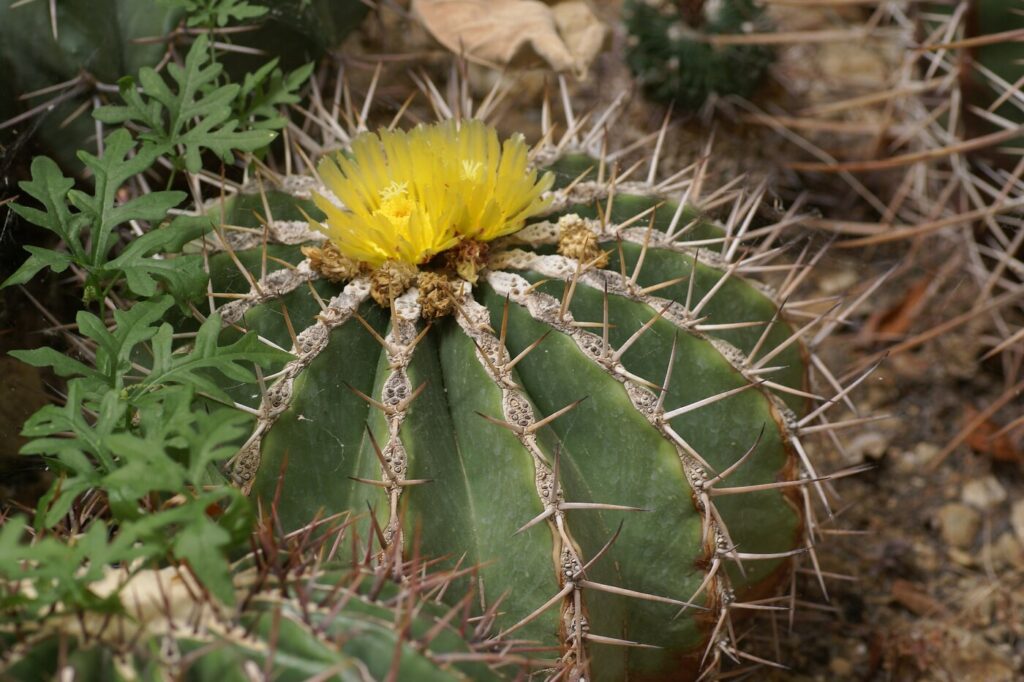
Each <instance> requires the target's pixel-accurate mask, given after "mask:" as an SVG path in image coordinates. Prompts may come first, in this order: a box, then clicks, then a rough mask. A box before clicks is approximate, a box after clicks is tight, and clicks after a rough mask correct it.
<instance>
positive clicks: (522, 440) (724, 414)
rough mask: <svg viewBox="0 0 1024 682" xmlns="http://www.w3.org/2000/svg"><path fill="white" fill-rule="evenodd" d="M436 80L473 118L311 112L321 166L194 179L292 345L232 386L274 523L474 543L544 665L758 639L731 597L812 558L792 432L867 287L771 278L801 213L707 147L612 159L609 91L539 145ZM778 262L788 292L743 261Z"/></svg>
mask: <svg viewBox="0 0 1024 682" xmlns="http://www.w3.org/2000/svg"><path fill="white" fill-rule="evenodd" d="M458 90H459V89H458V88H455V91H458ZM318 91H319V90H318ZM425 92H427V93H428V96H429V97H431V105H432V107H433V108H434V109H435V110H436V111H438V112H440V113H441V115H442V117H450V116H451V112H452V111H453V110H456V109H457V110H459V111H461V112H463V119H462V120H461V122H453V121H446V122H441V123H437V124H433V125H429V126H423V127H419V128H416V129H413V130H412V131H409V132H394V131H388V130H385V131H381V132H380V133H366V132H363V133H360V134H358V135H356V134H354V132H353V133H349V132H346V131H339V127H338V126H337V125H336V124H335V123H334V122H332V121H323V122H322V123H321V125H322V129H321V132H320V134H321V135H322V136H323V138H324V139H323V140H321V141H317V140H315V139H314V135H313V133H312V132H310V131H307V135H306V136H304V137H303V138H302V139H301V140H299V139H298V138H297V145H296V151H295V158H294V159H292V161H291V164H290V166H291V167H292V168H306V169H307V171H308V172H309V173H310V175H307V176H296V175H287V176H281V175H276V174H274V173H269V172H265V173H263V174H261V175H260V177H259V178H258V179H254V180H252V181H250V182H249V183H248V184H247V185H244V186H242V187H240V188H238V191H237V192H236V193H233V194H231V195H230V196H226V197H225V198H223V199H219V200H214V201H212V202H210V203H209V204H208V205H207V206H206V211H207V213H208V214H210V215H214V216H216V217H217V220H216V222H217V223H218V224H219V228H218V230H217V232H216V233H215V234H214V235H210V236H208V237H207V238H206V239H205V240H204V241H203V243H202V250H203V251H204V252H205V253H207V254H209V255H208V261H209V266H210V278H211V279H210V281H211V286H212V289H211V291H210V293H209V306H210V309H211V310H217V311H218V313H219V314H220V315H221V316H222V319H223V320H225V321H226V322H227V323H228V324H230V325H232V326H237V327H240V328H242V329H247V330H249V331H250V332H255V333H257V334H258V335H259V336H260V337H261V338H263V339H266V340H267V341H268V342H270V343H272V344H275V345H277V346H279V347H281V348H290V349H291V353H292V354H293V356H294V359H292V360H291V361H289V362H288V363H285V364H284V365H282V366H280V367H277V368H276V369H275V371H273V372H272V373H265V374H263V375H262V377H261V390H260V391H259V392H257V393H255V394H254V393H253V391H252V390H251V389H248V388H246V389H243V390H237V391H234V392H233V396H234V400H235V401H236V402H237V404H238V406H239V408H240V409H243V410H245V411H247V412H249V413H250V414H251V415H252V417H253V431H252V434H251V436H250V437H249V438H248V439H247V440H246V442H245V443H244V445H242V447H241V449H240V450H239V452H238V453H237V454H236V455H235V457H234V458H233V459H232V461H231V463H230V470H231V474H232V476H233V477H234V478H235V480H237V482H238V483H239V484H240V485H241V486H242V488H243V490H244V491H246V492H248V493H250V494H252V495H255V496H256V497H258V498H259V499H263V500H267V499H271V498H272V497H274V490H275V489H276V480H277V473H278V472H279V471H280V470H281V469H282V467H283V465H284V462H285V460H286V459H287V467H286V471H285V473H284V484H283V487H282V489H281V492H280V495H279V496H278V497H277V498H276V499H277V501H278V511H279V513H280V517H281V519H282V522H283V523H284V524H285V527H286V528H297V527H300V526H302V525H304V524H305V523H307V522H308V521H309V519H310V518H312V517H313V515H315V514H316V513H318V511H319V510H325V511H326V512H327V513H329V514H333V513H339V512H344V511H350V512H358V511H362V510H365V509H366V507H367V505H369V506H370V507H371V508H372V509H373V512H374V519H376V521H368V522H366V523H375V524H376V525H378V526H379V527H380V529H381V538H382V542H383V543H384V544H385V545H386V546H387V547H388V548H389V549H390V550H391V551H396V552H402V551H408V549H409V546H410V540H411V538H416V539H417V542H418V545H417V547H418V551H419V552H421V553H423V554H424V555H426V556H433V557H449V558H450V560H451V561H453V562H455V564H456V566H458V565H461V563H462V562H468V563H469V564H480V565H481V566H483V567H482V568H481V569H480V571H479V572H478V573H477V574H475V576H474V577H473V579H472V580H473V582H475V588H476V593H477V595H478V597H477V598H476V599H475V600H474V610H475V611H476V612H478V613H487V612H490V611H491V610H492V609H497V611H498V616H497V619H496V621H497V627H498V630H499V634H500V635H501V636H502V637H504V638H506V639H507V638H509V637H511V636H513V635H514V636H515V637H516V638H518V639H520V640H521V646H522V647H524V648H525V649H527V650H531V649H535V648H536V647H538V646H539V647H541V648H542V649H543V650H544V651H546V652H549V653H550V654H551V656H550V657H553V658H554V659H555V662H553V663H552V664H551V667H550V668H549V670H548V672H549V674H550V675H552V676H553V677H559V676H562V675H569V676H570V677H572V676H586V677H588V678H590V677H593V678H595V679H621V678H622V677H624V676H629V677H630V678H635V679H646V678H652V679H654V678H666V677H671V678H673V679H680V678H685V677H697V676H698V675H700V674H701V672H702V671H704V672H705V674H709V673H708V671H711V670H713V669H715V668H716V667H717V665H718V664H719V663H720V661H721V660H722V658H723V657H728V658H733V659H735V660H737V661H746V662H748V663H749V662H755V663H757V662H760V659H758V658H756V657H753V656H752V655H751V654H748V653H746V652H744V651H742V650H741V649H740V647H739V638H738V635H737V631H736V629H735V628H734V627H733V626H734V624H735V622H734V621H735V619H737V618H739V617H740V616H741V615H742V614H751V613H752V614H759V613H760V614H769V616H774V615H775V610H776V609H777V610H785V606H783V605H784V604H786V603H788V602H787V601H786V600H787V599H788V598H787V597H783V598H777V597H775V594H776V593H777V589H778V587H779V585H781V584H785V583H786V582H787V580H788V576H789V575H790V573H789V569H790V562H791V560H792V559H793V558H795V557H811V558H812V561H813V557H814V548H813V543H814V540H815V538H816V537H817V533H818V523H817V520H816V514H817V512H816V511H815V509H814V508H815V506H816V505H818V504H823V505H825V508H826V509H827V508H828V499H829V497H830V494H831V493H830V489H829V485H828V480H827V478H829V477H823V476H821V475H819V474H818V473H817V472H816V471H815V470H814V468H813V466H812V464H811V462H810V460H809V458H808V456H807V454H806V451H805V448H804V444H803V440H802V439H804V438H806V437H808V436H809V434H813V433H818V432H829V433H831V431H832V429H833V426H832V425H830V424H828V423H827V422H825V421H824V413H825V412H826V410H827V409H829V408H830V407H832V406H834V405H837V404H838V403H840V402H843V401H844V399H845V398H846V396H847V393H848V392H849V391H850V390H851V389H852V387H853V385H856V383H858V382H859V381H860V379H861V378H862V377H860V378H858V380H857V381H855V382H854V383H853V384H851V385H848V386H846V387H842V386H840V385H839V383H838V382H837V381H836V380H835V379H834V377H832V375H831V374H830V373H828V371H827V369H825V367H824V365H823V364H822V363H821V362H820V361H819V360H818V359H817V358H816V356H815V355H814V353H813V350H814V347H815V345H816V343H819V342H820V341H821V340H822V339H823V338H825V337H827V336H828V334H829V333H830V331H831V330H832V329H834V328H835V326H837V325H839V324H842V321H843V320H844V319H846V317H847V316H848V315H849V314H850V312H851V311H852V310H853V308H854V307H856V305H857V304H858V303H859V302H860V301H854V302H852V303H851V305H850V306H849V307H847V308H845V309H844V310H841V311H838V312H837V311H835V310H833V311H830V312H831V314H829V311H826V313H823V314H820V315H819V314H815V313H813V312H810V311H809V309H808V308H807V307H806V306H808V305H812V306H813V304H805V303H797V302H794V301H790V302H788V303H787V304H786V305H785V306H784V305H783V303H782V302H783V301H785V300H787V298H789V297H790V296H791V295H792V293H793V292H794V291H795V290H796V288H797V287H798V286H799V284H800V282H801V281H802V280H803V278H804V277H806V275H807V273H808V271H809V268H808V267H807V264H806V263H800V264H797V265H782V264H773V263H771V261H772V259H774V258H776V257H778V256H779V254H780V253H781V252H782V249H780V248H778V247H777V246H775V242H777V241H778V239H779V238H780V234H781V232H782V231H783V230H784V228H785V227H786V226H787V225H791V224H792V223H793V222H794V221H795V219H796V218H795V216H793V215H787V216H786V217H785V218H784V219H783V220H782V221H781V222H779V223H776V224H771V225H759V226H757V227H755V222H754V221H755V217H756V215H757V209H758V204H759V201H760V196H759V195H757V194H755V195H753V196H750V195H747V194H743V193H739V192H735V191H729V190H728V189H726V190H723V191H718V192H708V191H707V188H706V187H705V186H704V176H703V173H702V171H701V170H700V167H701V164H696V165H695V166H693V167H690V168H688V169H685V170H683V171H682V172H680V173H678V174H676V175H674V176H672V177H669V178H667V179H666V180H663V181H660V182H658V181H656V179H655V178H656V175H655V173H656V168H657V164H658V158H657V152H655V153H654V155H653V157H649V158H643V159H642V160H641V162H640V163H638V164H636V165H634V166H633V167H632V168H630V169H629V170H627V171H625V172H622V173H617V172H615V171H614V169H613V167H612V165H611V164H610V163H609V160H608V157H607V156H601V155H594V154H593V152H594V151H595V149H600V148H602V147H605V148H607V143H608V140H602V138H601V134H602V132H603V131H605V130H607V129H608V126H609V125H610V124H611V122H612V121H613V120H614V116H615V115H616V113H617V112H616V111H615V110H611V111H608V112H605V113H604V114H603V115H601V116H596V117H595V118H596V120H595V122H594V127H593V128H591V129H589V130H588V131H585V130H584V123H583V122H581V121H579V120H577V119H576V117H575V116H574V115H573V113H572V112H571V111H568V112H567V125H568V132H567V133H566V135H565V136H563V138H562V139H561V141H560V142H559V143H557V144H555V143H551V142H549V143H546V144H544V145H542V146H540V147H537V148H535V149H533V150H532V151H531V152H529V154H528V153H527V148H526V147H525V145H524V143H523V142H522V141H521V140H519V139H517V138H511V139H508V140H506V141H505V142H504V143H500V142H499V137H498V135H497V133H496V132H495V131H494V130H493V129H490V128H489V127H487V126H485V125H484V124H483V123H481V122H480V119H486V118H487V115H488V114H489V113H490V112H491V109H490V105H491V104H492V103H493V102H494V101H496V100H497V99H498V98H496V97H494V98H492V97H488V98H487V100H486V101H485V103H484V104H483V105H481V107H480V108H477V109H475V108H474V107H473V105H472V103H471V102H468V101H460V102H458V103H454V102H451V103H449V102H445V101H444V100H443V99H442V98H441V97H440V96H438V95H437V92H438V91H437V89H436V88H434V87H433V86H428V87H425ZM368 108H369V103H366V105H365V106H364V108H363V111H364V112H365V111H366V110H367V109H368ZM328 109H329V107H324V106H323V105H321V106H314V107H313V110H316V111H327V110H328ZM345 118H346V119H347V120H352V121H360V122H362V121H364V119H365V113H364V114H363V115H362V116H359V115H356V114H355V112H351V113H350V114H349V116H347V117H345ZM543 118H544V119H545V121H547V125H549V126H550V116H549V109H548V108H545V111H544V113H543ZM474 119H476V120H474ZM339 132H340V135H339ZM665 132H666V129H663V130H662V136H663V135H664V134H665ZM552 135H553V131H552V130H550V128H549V129H548V132H547V135H546V139H548V140H550V139H552V137H551V136H552ZM299 145H301V146H302V147H305V148H306V149H307V150H309V151H311V152H314V154H307V153H306V152H305V151H303V150H302V148H301V147H300V146H299ZM338 145H342V146H345V147H347V148H348V150H347V151H346V153H345V154H334V153H329V154H327V155H326V156H325V158H324V159H323V160H322V161H321V162H320V163H319V164H318V165H316V166H314V165H313V164H312V162H311V161H310V160H309V158H310V156H311V155H312V156H318V155H320V152H323V151H325V150H329V149H331V148H334V149H336V148H337V146H338ZM658 147H659V148H660V141H659V144H658ZM528 158H529V159H532V161H533V165H534V167H535V168H537V169H539V170H540V171H542V173H538V170H529V168H528V167H527V160H528ZM643 164H647V165H649V167H650V172H649V174H648V176H647V179H646V180H645V181H641V182H631V181H630V180H629V177H630V176H631V175H632V174H633V172H635V171H636V170H637V169H638V168H639V167H640V165H643ZM588 177H589V178H591V179H588ZM551 183H554V184H553V185H552V184H551ZM549 186H551V187H552V189H551V191H550V192H548V193H545V192H544V190H546V189H547V188H548V187H549ZM342 202H344V206H342ZM726 207H727V208H726ZM716 209H717V210H718V211H724V215H725V216H727V218H726V219H725V220H724V224H715V223H713V222H711V221H710V220H709V219H708V218H707V214H706V213H705V212H706V211H714V210H716ZM524 222H525V226H524ZM195 248H199V247H198V246H197V247H195ZM772 272H780V273H783V274H784V277H782V278H781V279H782V281H781V286H780V289H779V290H778V293H774V292H773V291H772V290H770V289H768V288H766V287H765V286H763V285H761V284H757V283H755V282H753V281H751V280H749V279H746V277H745V276H747V275H754V274H757V273H772ZM861 300H862V299H861ZM219 301H227V302H226V303H225V304H223V305H220V306H217V305H216V304H217V303H218V302H219ZM784 307H785V309H786V311H794V313H795V315H796V316H799V317H802V316H809V321H808V322H807V323H806V324H803V325H802V326H801V327H800V328H799V329H795V328H794V327H793V326H791V323H790V322H789V321H787V320H786V318H787V317H789V313H788V312H786V311H784V310H783V308H784ZM233 333H234V332H232V330H230V329H228V330H227V331H226V334H227V335H228V337H229V338H230V337H231V335H232V334H233ZM812 334H814V336H813V337H812V336H811V335H812ZM812 367H813V369H814V373H816V374H819V375H820V376H823V377H825V378H826V381H827V383H826V384H825V387H826V388H828V389H829V390H830V391H832V392H836V393H837V394H836V395H835V396H834V397H833V398H830V399H827V400H826V399H824V398H822V397H821V396H819V395H818V394H817V393H816V392H815V391H814V390H813V388H812V386H811V385H810V378H809V375H810V374H811V370H812ZM228 390H230V388H228ZM857 423H860V420H857V419H854V420H853V421H851V422H849V423H848V425H855V424H857ZM830 513H831V512H829V514H830ZM366 534H367V533H366V532H365V531H364V533H363V535H366ZM467 580H469V578H467ZM822 589H823V590H824V586H822ZM499 603H500V606H495V605H496V604H499Z"/></svg>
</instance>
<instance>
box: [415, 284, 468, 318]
mask: <svg viewBox="0 0 1024 682" xmlns="http://www.w3.org/2000/svg"><path fill="white" fill-rule="evenodd" d="M416 286H417V288H418V289H419V292H420V295H419V304H420V308H421V309H422V313H423V317H424V319H427V320H434V319H437V318H439V317H446V316H448V315H451V314H452V313H454V312H455V296H456V294H457V293H458V290H459V286H458V284H457V282H455V281H453V280H451V279H449V278H448V277H446V276H445V275H443V274H441V273H439V272H421V273H420V275H419V277H418V278H417V279H416Z"/></svg>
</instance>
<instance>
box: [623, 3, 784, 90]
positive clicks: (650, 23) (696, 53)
mask: <svg viewBox="0 0 1024 682" xmlns="http://www.w3.org/2000/svg"><path fill="white" fill-rule="evenodd" d="M622 11H623V18H624V20H625V24H626V30H627V32H628V33H629V38H628V44H627V53H626V62H627V63H628V65H629V67H630V68H631V69H632V70H633V73H634V74H635V75H636V77H637V79H638V80H639V82H640V83H641V85H643V86H644V88H645V90H646V91H647V93H648V94H649V95H650V96H651V97H652V98H654V99H657V100H660V101H664V102H675V103H676V105H677V106H679V107H681V108H683V109H685V110H697V109H699V108H700V107H701V106H703V105H704V103H705V102H706V101H707V100H708V98H709V97H711V96H712V95H740V96H743V97H746V96H749V95H751V94H752V93H753V92H754V91H755V90H756V89H757V88H758V86H759V85H760V84H761V82H762V79H763V77H764V75H765V72H766V71H767V68H768V65H769V64H770V63H771V61H772V51H771V49H770V48H768V47H765V46H764V45H744V44H722V45H719V44H715V42H714V41H713V38H714V36H717V35H723V34H725V35H732V34H740V33H747V32H749V31H750V30H751V29H752V28H753V27H755V26H758V25H759V24H762V23H764V20H763V16H762V15H763V8H762V7H761V6H760V5H759V4H758V3H756V2H754V1H753V0H721V1H720V2H705V1H704V0H675V1H671V0H626V2H625V3H624V4H623V10H622Z"/></svg>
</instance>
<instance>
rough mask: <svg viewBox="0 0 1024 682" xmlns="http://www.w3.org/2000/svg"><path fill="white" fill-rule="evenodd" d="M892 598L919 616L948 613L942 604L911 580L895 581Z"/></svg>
mask: <svg viewBox="0 0 1024 682" xmlns="http://www.w3.org/2000/svg"><path fill="white" fill-rule="evenodd" d="M890 597H891V598H892V599H893V601H895V602H897V603H898V604H899V605H900V606H902V607H904V608H905V609H907V610H909V611H912V612H913V613H916V614H917V615H919V616H933V615H941V614H944V613H945V612H946V607H945V606H943V605H942V603H941V602H939V601H937V600H935V599H934V598H932V597H931V596H929V595H928V594H926V593H925V592H924V591H923V590H921V588H919V587H918V586H917V585H916V584H914V583H912V582H910V581H909V580H894V581H893V583H892V592H891V594H890Z"/></svg>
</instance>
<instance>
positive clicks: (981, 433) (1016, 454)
mask: <svg viewBox="0 0 1024 682" xmlns="http://www.w3.org/2000/svg"><path fill="white" fill-rule="evenodd" d="M979 414H981V413H980V412H978V411H977V410H975V409H974V408H972V407H967V408H965V409H964V421H966V422H967V423H968V424H970V423H971V422H972V421H973V420H975V419H976V418H977V417H978V415H979ZM999 431H1000V428H999V426H998V425H997V424H996V423H995V422H993V421H992V420H990V419H985V420H984V421H982V422H981V423H980V424H978V426H977V427H975V428H974V429H973V430H972V431H971V433H970V435H968V436H967V439H966V440H965V441H964V442H966V443H967V446H968V447H969V448H971V449H972V450H974V451H975V452H977V453H979V454H982V455H988V456H989V457H991V458H992V459H994V460H997V461H1000V462H1024V452H1022V451H1021V450H1020V448H1019V447H1017V444H1016V443H1015V442H1014V439H1013V438H1012V437H1011V435H1010V434H1009V433H1007V432H1004V433H999Z"/></svg>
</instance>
